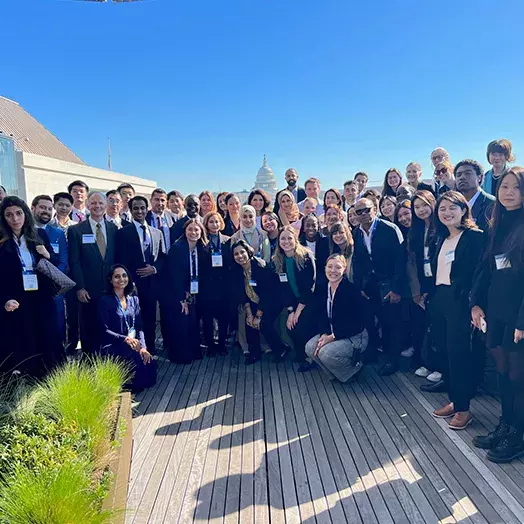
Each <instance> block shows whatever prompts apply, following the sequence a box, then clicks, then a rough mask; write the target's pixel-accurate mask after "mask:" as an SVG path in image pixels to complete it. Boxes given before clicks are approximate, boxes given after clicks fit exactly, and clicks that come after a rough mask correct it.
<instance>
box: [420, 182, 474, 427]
mask: <svg viewBox="0 0 524 524" xmlns="http://www.w3.org/2000/svg"><path fill="white" fill-rule="evenodd" d="M435 215H436V233H437V235H438V237H439V242H438V245H437V249H436V251H435V256H434V258H433V260H432V273H433V275H435V288H434V291H433V292H432V294H431V297H430V305H429V309H430V315H431V323H432V328H433V338H434V341H435V345H436V347H437V351H438V352H439V353H440V354H441V355H445V356H446V357H447V362H446V364H447V365H446V367H445V368H444V370H443V380H445V381H446V382H447V384H448V385H449V399H450V403H449V404H447V405H446V406H444V407H443V408H440V409H437V410H435V411H434V412H433V415H434V416H435V417H437V418H451V417H452V418H451V420H450V421H449V427H450V429H464V428H466V427H467V426H468V425H469V423H470V422H471V421H472V415H471V413H470V411H469V404H470V400H471V398H472V397H473V393H474V391H473V390H474V384H473V373H472V372H471V368H472V365H473V356H472V351H471V329H470V308H469V295H470V292H471V287H472V283H473V273H474V270H475V267H476V264H477V262H478V260H479V259H480V257H481V255H482V249H483V244H484V242H483V235H482V231H480V229H477V227H476V225H475V222H474V220H473V218H472V216H471V209H470V207H469V205H468V202H467V201H466V199H465V198H464V196H463V195H462V194H461V193H458V192H456V191H448V192H447V193H444V194H443V195H442V196H441V197H440V198H439V201H438V203H437V207H436V209H435Z"/></svg>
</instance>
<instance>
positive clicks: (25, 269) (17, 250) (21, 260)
mask: <svg viewBox="0 0 524 524" xmlns="http://www.w3.org/2000/svg"><path fill="white" fill-rule="evenodd" d="M14 240H15V246H16V252H17V254H18V258H19V259H20V264H22V273H27V272H28V271H31V272H34V266H35V261H34V257H33V254H32V253H31V251H29V247H28V248H27V251H28V252H29V255H30V256H31V259H32V261H33V263H32V267H31V269H30V270H28V269H27V264H26V263H25V261H24V258H23V257H22V252H21V251H20V245H18V241H17V240H16V239H14ZM20 244H22V239H20ZM26 245H27V244H26Z"/></svg>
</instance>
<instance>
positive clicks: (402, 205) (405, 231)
mask: <svg viewBox="0 0 524 524" xmlns="http://www.w3.org/2000/svg"><path fill="white" fill-rule="evenodd" d="M401 209H409V212H410V213H411V227H413V211H412V210H411V200H409V199H408V200H402V202H399V203H398V204H397V205H396V206H395V213H394V214H393V223H394V224H395V225H396V226H397V227H398V228H399V229H400V231H402V235H403V236H404V238H405V239H406V240H407V241H408V242H409V240H410V234H411V233H410V232H411V228H409V227H406V226H403V225H402V224H401V223H400V222H399V221H398V214H399V212H400V210H401Z"/></svg>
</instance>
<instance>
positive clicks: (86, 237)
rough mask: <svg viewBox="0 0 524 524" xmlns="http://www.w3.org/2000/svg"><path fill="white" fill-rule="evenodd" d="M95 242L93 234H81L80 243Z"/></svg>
mask: <svg viewBox="0 0 524 524" xmlns="http://www.w3.org/2000/svg"><path fill="white" fill-rule="evenodd" d="M95 242H96V240H95V235H92V234H91V235H82V244H94V243H95Z"/></svg>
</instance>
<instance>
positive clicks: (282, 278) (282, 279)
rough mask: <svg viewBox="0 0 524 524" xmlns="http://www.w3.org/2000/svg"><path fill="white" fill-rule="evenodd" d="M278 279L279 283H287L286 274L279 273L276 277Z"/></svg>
mask: <svg viewBox="0 0 524 524" xmlns="http://www.w3.org/2000/svg"><path fill="white" fill-rule="evenodd" d="M278 278H279V279H280V282H287V281H288V280H287V274H286V273H280V274H279V275H278Z"/></svg>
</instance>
